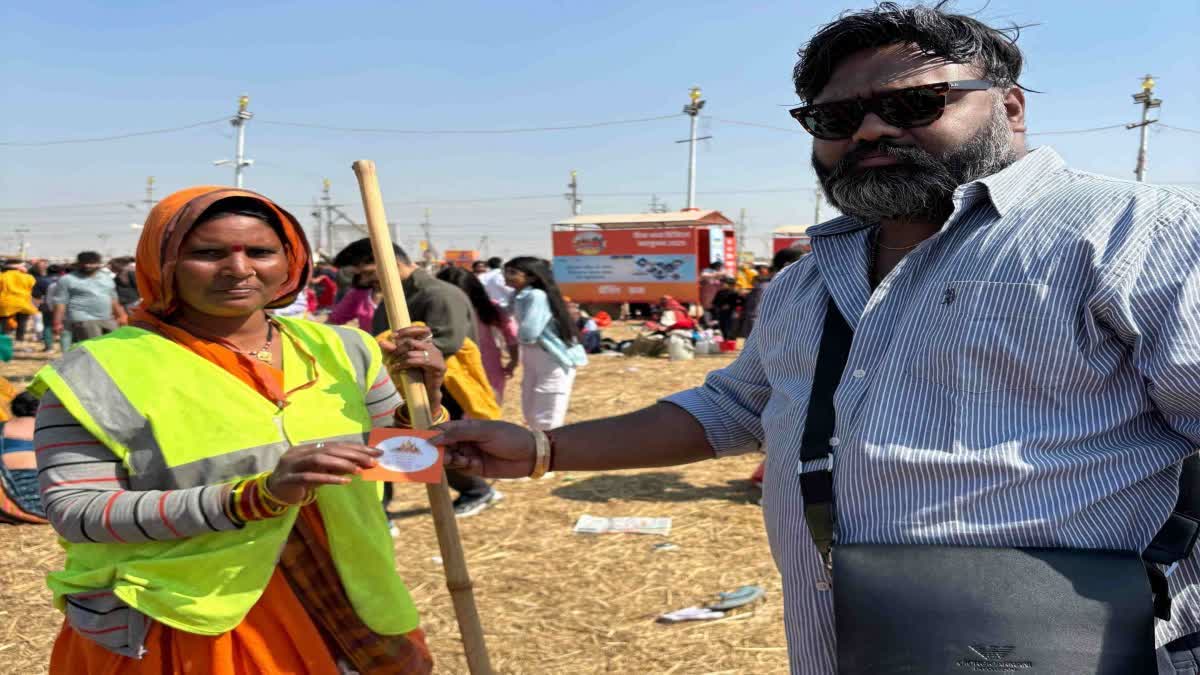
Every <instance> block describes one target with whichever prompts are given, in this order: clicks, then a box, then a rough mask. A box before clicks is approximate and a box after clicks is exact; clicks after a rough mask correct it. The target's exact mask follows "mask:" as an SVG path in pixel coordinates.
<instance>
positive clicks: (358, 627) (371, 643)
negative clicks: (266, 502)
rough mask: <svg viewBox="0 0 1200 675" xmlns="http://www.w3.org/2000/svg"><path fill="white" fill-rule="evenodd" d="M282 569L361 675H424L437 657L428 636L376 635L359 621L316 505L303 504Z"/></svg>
mask: <svg viewBox="0 0 1200 675" xmlns="http://www.w3.org/2000/svg"><path fill="white" fill-rule="evenodd" d="M279 568H280V569H281V570H282V571H283V574H284V576H285V577H287V580H288V584H289V585H290V586H291V587H292V591H293V592H294V593H295V594H296V597H298V598H299V599H300V603H301V604H302V605H304V607H305V609H307V610H308V614H309V616H310V617H312V620H313V623H315V624H316V625H317V627H318V628H320V629H321V633H322V634H323V635H324V636H325V641H326V643H328V645H329V649H330V651H331V652H333V653H334V655H335V657H340V658H341V660H344V661H345V662H347V664H348V665H350V666H351V667H352V668H353V669H354V670H357V671H358V672H359V673H362V675H426V674H427V673H430V672H433V656H432V655H431V654H430V653H429V648H428V647H427V646H426V645H425V634H424V633H423V632H422V631H421V630H420V629H417V630H414V631H412V632H411V633H408V634H405V635H378V634H376V633H375V632H374V631H372V630H371V629H370V628H368V627H367V625H366V624H364V623H363V621H362V619H360V618H359V617H358V614H356V613H355V612H354V608H353V607H352V606H351V605H350V599H349V598H348V597H347V596H346V590H345V588H343V586H342V581H341V579H340V578H339V577H338V572H337V568H336V567H334V563H333V557H332V556H331V555H330V553H329V546H328V539H327V538H326V536H325V531H324V525H323V523H322V522H321V516H320V512H319V511H317V506H316V505H315V504H310V505H308V506H304V507H302V508H301V510H300V517H299V518H297V519H296V524H295V526H294V527H293V528H292V533H291V535H290V536H289V537H288V541H287V544H286V545H285V546H284V547H283V554H282V556H281V557H280V560H279Z"/></svg>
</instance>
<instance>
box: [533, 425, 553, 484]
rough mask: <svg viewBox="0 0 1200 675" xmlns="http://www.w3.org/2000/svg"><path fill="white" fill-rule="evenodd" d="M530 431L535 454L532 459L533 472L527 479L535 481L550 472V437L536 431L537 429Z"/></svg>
mask: <svg viewBox="0 0 1200 675" xmlns="http://www.w3.org/2000/svg"><path fill="white" fill-rule="evenodd" d="M530 431H532V432H533V448H534V452H535V454H534V458H533V471H532V472H531V473H530V474H529V477H530V478H532V479H534V480H537V479H538V478H541V477H542V476H545V475H546V472H547V471H549V470H550V437H549V436H547V435H546V432H544V431H538V430H537V429H531V430H530Z"/></svg>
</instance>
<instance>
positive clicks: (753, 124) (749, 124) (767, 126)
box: [708, 117, 807, 134]
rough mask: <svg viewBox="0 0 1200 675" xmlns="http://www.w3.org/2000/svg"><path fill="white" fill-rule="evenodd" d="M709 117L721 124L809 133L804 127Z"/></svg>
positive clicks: (791, 132) (790, 132) (792, 132)
mask: <svg viewBox="0 0 1200 675" xmlns="http://www.w3.org/2000/svg"><path fill="white" fill-rule="evenodd" d="M708 119H710V120H712V121H714V122H720V123H721V124H735V125H737V126H740V127H757V128H759V129H770V130H771V131H782V132H784V133H789V134H806V133H807V132H806V131H804V130H803V129H792V128H789V127H776V126H772V125H770V124H760V123H758V122H743V121H741V120H727V119H722V118H720V117H709V118H708Z"/></svg>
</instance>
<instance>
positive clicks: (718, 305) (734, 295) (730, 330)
mask: <svg viewBox="0 0 1200 675" xmlns="http://www.w3.org/2000/svg"><path fill="white" fill-rule="evenodd" d="M744 301H745V298H743V297H742V294H741V293H739V292H738V290H737V287H736V281H735V280H734V278H733V277H725V278H724V279H722V280H721V290H719V291H717V294H716V296H714V297H713V305H712V306H713V313H714V314H715V315H716V319H717V325H718V326H719V328H720V331H721V339H723V340H736V339H737V332H736V331H737V321H738V312H739V311H741V309H742V304H743V302H744Z"/></svg>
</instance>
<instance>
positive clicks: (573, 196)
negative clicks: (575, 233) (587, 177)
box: [563, 169, 583, 216]
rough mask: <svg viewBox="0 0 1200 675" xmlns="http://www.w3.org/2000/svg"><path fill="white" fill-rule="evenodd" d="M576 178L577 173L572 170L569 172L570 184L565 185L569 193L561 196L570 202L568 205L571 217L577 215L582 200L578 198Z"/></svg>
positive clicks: (577, 181)
mask: <svg viewBox="0 0 1200 675" xmlns="http://www.w3.org/2000/svg"><path fill="white" fill-rule="evenodd" d="M578 177H579V172H578V171H575V170H574V169H572V170H571V182H570V183H567V187H569V188H571V191H570V192H568V193H566V194H564V195H563V196H564V197H566V198H567V201H568V202H570V204H571V215H573V216H577V215H579V205H580V204H582V203H583V200H582V199H580V198H579V180H578Z"/></svg>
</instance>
